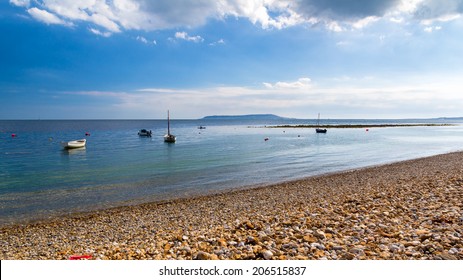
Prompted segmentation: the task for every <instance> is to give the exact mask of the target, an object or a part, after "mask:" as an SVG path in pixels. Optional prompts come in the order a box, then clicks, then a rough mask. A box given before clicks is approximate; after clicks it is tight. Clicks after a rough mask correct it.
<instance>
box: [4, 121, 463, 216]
mask: <svg viewBox="0 0 463 280" xmlns="http://www.w3.org/2000/svg"><path fill="white" fill-rule="evenodd" d="M307 122H312V123H313V122H314V120H310V121H308V120H307V121H303V120H284V121H250V120H249V121H220V120H207V121H204V120H173V121H172V122H171V127H172V130H173V133H174V134H175V135H176V136H177V139H178V140H177V142H176V143H175V144H167V143H164V142H163V138H162V136H163V135H164V134H165V130H166V122H165V121H164V120H140V121H136V120H119V121H116V120H110V121H109V120H106V121H99V120H98V121H97V120H95V121H0V225H2V224H7V223H16V222H20V221H23V220H30V219H37V218H43V217H49V216H55V215H60V214H63V213H72V212H78V211H88V210H94V209H102V208H108V207H112V206H118V205H129V204H136V203H141V202H151V201H160V200H165V199H171V198H177V197H190V196H194V195H198V194H205V193H210V192H216V191H220V190H224V189H233V188H238V187H245V186H252V185H259V184H270V183H276V182H282V181H287V180H293V179H298V178H303V177H308V176H312V175H317V174H323V173H328V172H336V171H342V170H347V169H352V168H360V167H365V166H370V165H377V164H383V163H389V162H394V161H399V160H406V159H412V158H418V157H423V156H430V155H435V154H440V153H446V152H451V151H457V150H461V148H462V146H463V126H460V125H457V126H444V127H396V128H370V129H369V131H366V130H365V129H329V130H328V133H327V134H316V133H315V131H314V129H302V128H294V129H292V128H272V129H271V128H266V127H265V125H272V124H286V123H288V124H291V123H294V124H300V123H307ZM365 122H368V123H404V122H407V123H410V122H424V121H423V120H406V121H405V120H402V121H401V120H395V121H391V120H389V121H386V120H369V121H363V120H331V121H330V123H365ZM426 122H438V123H443V122H448V120H440V121H436V120H432V121H431V120H427V121H426ZM325 123H328V122H327V121H325ZM199 125H204V126H206V127H207V128H206V129H202V130H199V129H197V127H198V126H199ZM141 128H146V129H151V130H153V137H152V138H141V137H138V135H137V131H138V130H139V129H141ZM86 132H89V133H90V136H85V133H86ZM13 133H14V134H16V137H11V134H13ZM80 138H87V147H86V149H83V150H71V151H66V150H63V149H62V148H61V146H60V144H59V143H60V141H65V140H74V139H80ZM265 138H269V140H268V141H264V139H265Z"/></svg>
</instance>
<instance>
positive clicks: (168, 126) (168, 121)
mask: <svg viewBox="0 0 463 280" xmlns="http://www.w3.org/2000/svg"><path fill="white" fill-rule="evenodd" d="M167 135H170V117H169V110H167Z"/></svg>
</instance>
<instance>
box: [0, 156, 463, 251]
mask: <svg viewBox="0 0 463 280" xmlns="http://www.w3.org/2000/svg"><path fill="white" fill-rule="evenodd" d="M461 166H463V152H454V153H449V154H443V155H437V156H431V157H426V158H419V159H414V160H408V161H402V162H396V163H391V164H385V165H378V166H372V167H367V168H362V169H353V170H348V171H342V172H337V173H332V174H325V175H318V176H313V177H309V178H306V179H301V180H295V181H289V182H285V183H280V184H275V185H267V186H257V187H251V188H245V189H238V190H228V191H224V192H220V193H215V194H211V195H207V196H199V197H193V198H186V199H176V200H171V201H164V202H154V203H146V204H141V205H136V206H123V207H117V208H113V209H107V210H99V211H95V212H88V213H76V214H73V215H70V216H66V217H61V218H56V219H52V220H49V221H41V222H37V223H31V224H25V225H7V226H5V227H2V228H0V236H1V239H0V240H1V243H0V250H1V259H2V260H6V259H68V258H69V257H70V256H72V255H84V254H87V255H90V256H92V259H163V260H168V259H276V260H278V259H457V260H458V259H463V174H461Z"/></svg>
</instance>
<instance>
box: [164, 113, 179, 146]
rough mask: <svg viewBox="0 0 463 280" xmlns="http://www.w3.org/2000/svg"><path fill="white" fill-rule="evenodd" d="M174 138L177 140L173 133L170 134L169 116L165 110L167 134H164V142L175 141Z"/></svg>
mask: <svg viewBox="0 0 463 280" xmlns="http://www.w3.org/2000/svg"><path fill="white" fill-rule="evenodd" d="M175 140H177V137H175V135H172V134H170V116H169V111H167V134H166V135H164V142H167V143H175Z"/></svg>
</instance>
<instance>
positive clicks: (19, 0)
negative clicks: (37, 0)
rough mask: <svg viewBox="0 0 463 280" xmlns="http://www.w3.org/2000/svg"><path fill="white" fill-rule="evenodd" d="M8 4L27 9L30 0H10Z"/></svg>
mask: <svg viewBox="0 0 463 280" xmlns="http://www.w3.org/2000/svg"><path fill="white" fill-rule="evenodd" d="M10 3H11V4H13V5H16V6H18V7H29V5H30V3H31V1H30V0H10Z"/></svg>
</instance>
